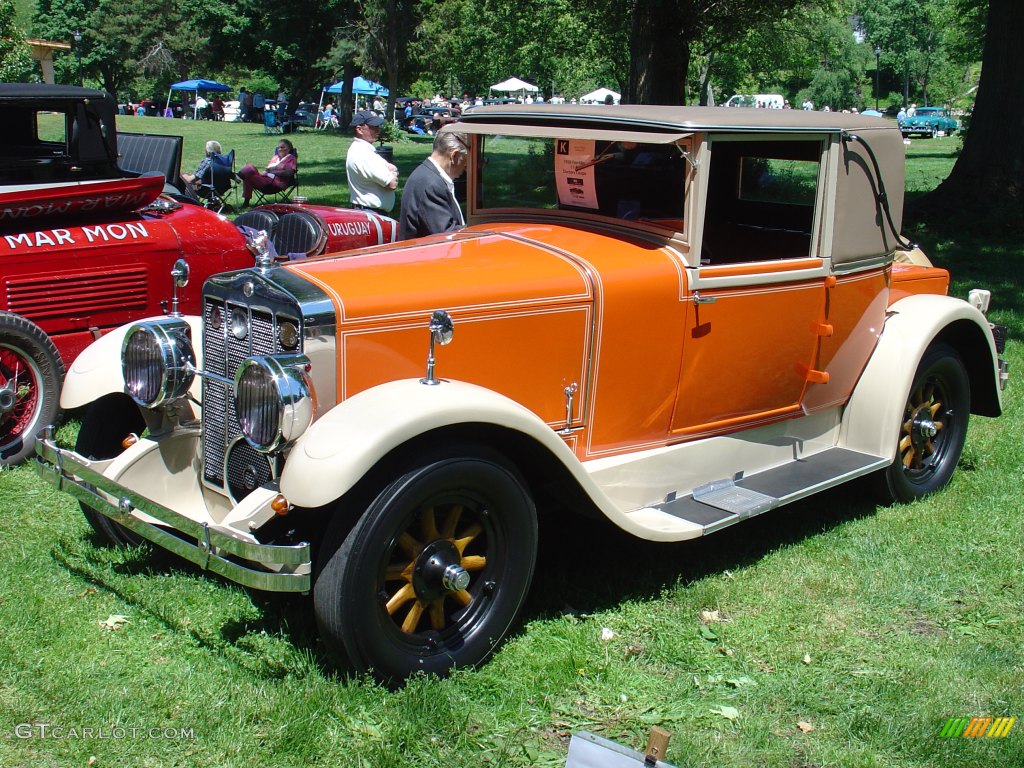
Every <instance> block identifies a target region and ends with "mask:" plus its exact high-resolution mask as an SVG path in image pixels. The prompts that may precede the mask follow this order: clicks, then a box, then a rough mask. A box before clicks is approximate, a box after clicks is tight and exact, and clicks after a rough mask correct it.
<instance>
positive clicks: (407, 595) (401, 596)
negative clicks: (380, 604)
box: [387, 584, 416, 616]
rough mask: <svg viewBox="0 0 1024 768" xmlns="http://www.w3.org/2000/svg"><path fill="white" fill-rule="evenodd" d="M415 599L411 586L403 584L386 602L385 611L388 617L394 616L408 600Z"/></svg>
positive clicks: (414, 592)
mask: <svg viewBox="0 0 1024 768" xmlns="http://www.w3.org/2000/svg"><path fill="white" fill-rule="evenodd" d="M415 599H416V590H415V589H413V588H412V584H403V585H402V588H401V589H400V590H398V591H397V592H395V594H394V595H392V596H391V599H390V600H388V604H387V609H388V615H389V616H394V615H395V611H397V610H398V609H399V608H401V607H402V606H403V605H405V604H406V603H408V602H409V601H410V600H415Z"/></svg>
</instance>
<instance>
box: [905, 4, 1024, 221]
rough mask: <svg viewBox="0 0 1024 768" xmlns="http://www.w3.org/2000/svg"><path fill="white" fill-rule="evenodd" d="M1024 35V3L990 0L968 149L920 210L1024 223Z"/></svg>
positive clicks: (929, 214) (938, 216) (943, 215)
mask: <svg viewBox="0 0 1024 768" xmlns="http://www.w3.org/2000/svg"><path fill="white" fill-rule="evenodd" d="M1022 36H1024V3H1021V2H1020V0H989V2H988V18H987V23H986V27H985V37H984V40H985V42H984V53H983V58H982V67H981V81H980V83H979V85H978V95H977V99H976V100H975V104H974V114H973V115H972V117H971V122H970V129H969V130H968V131H967V133H966V135H965V138H964V146H963V151H962V152H961V153H960V157H959V158H957V161H956V164H955V165H954V166H953V170H952V172H951V173H950V175H949V177H948V178H947V179H946V180H945V181H943V182H942V184H940V185H939V186H938V188H937V189H936V190H935V191H934V192H932V193H931V194H929V195H927V196H926V197H925V198H924V199H923V200H922V202H921V205H920V207H919V208H917V210H916V213H918V214H921V215H924V216H926V217H931V218H933V219H935V220H937V221H940V220H948V219H949V217H950V216H951V214H955V213H960V214H963V218H961V217H957V220H961V221H962V220H964V218H966V219H967V220H973V221H975V222H980V223H982V225H983V226H991V225H992V224H993V223H994V224H995V225H997V226H1000V227H1015V228H1016V229H1017V230H1018V231H1019V230H1020V229H1021V228H1024V142H1021V140H1020V137H1021V134H1022V132H1024V103H1022V102H1021V100H1020V99H1019V98H1013V97H1012V96H1014V95H1016V94H1019V93H1020V84H1021V83H1022V82H1024V56H1021V55H1020V53H1019V51H1018V50H1017V46H1018V45H1020V40H1021V38H1022Z"/></svg>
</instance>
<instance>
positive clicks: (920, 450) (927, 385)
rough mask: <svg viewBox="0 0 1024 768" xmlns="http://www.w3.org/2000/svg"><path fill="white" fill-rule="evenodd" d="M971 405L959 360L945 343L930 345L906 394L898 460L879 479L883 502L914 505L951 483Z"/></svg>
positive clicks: (961, 447)
mask: <svg viewBox="0 0 1024 768" xmlns="http://www.w3.org/2000/svg"><path fill="white" fill-rule="evenodd" d="M970 404H971V387H970V382H969V381H968V379H967V372H966V371H965V370H964V364H963V361H962V360H961V359H960V356H959V355H958V354H957V353H956V350H954V349H953V348H952V347H950V346H948V345H946V344H942V343H936V344H933V345H932V346H931V347H929V348H928V350H927V351H926V352H925V354H924V357H922V358H921V364H920V365H918V367H917V373H916V374H914V383H913V384H912V385H911V387H910V393H909V394H908V395H907V403H906V405H905V406H904V413H903V419H902V422H901V425H900V433H899V439H898V446H897V451H896V458H895V460H894V461H893V463H892V464H890V465H889V467H888V468H887V469H885V470H883V471H882V472H881V473H880V474H879V477H878V479H879V483H878V489H879V491H880V493H881V498H882V501H884V502H885V503H892V502H909V501H914V500H915V499H919V498H921V497H922V496H927V495H928V494H929V493H934V492H935V491H938V490H939V489H941V488H943V487H944V486H945V485H946V483H948V482H949V479H950V478H951V477H952V476H953V472H954V470H955V469H956V465H957V462H959V461H960V453H961V452H962V451H963V447H964V440H965V438H966V436H967V421H968V417H969V415H970Z"/></svg>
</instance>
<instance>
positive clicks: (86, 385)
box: [60, 315, 203, 410]
mask: <svg viewBox="0 0 1024 768" xmlns="http://www.w3.org/2000/svg"><path fill="white" fill-rule="evenodd" d="M164 317H165V315H159V316H157V317H147V318H145V319H146V320H161V319H163V318H164ZM182 319H183V320H187V321H188V324H189V325H190V326H191V327H192V346H193V348H194V349H195V353H196V364H197V365H199V366H201V365H202V359H201V357H202V354H203V349H202V344H201V343H200V339H201V338H202V329H203V319H202V318H201V317H199V316H198V315H186V316H184V317H183V318H182ZM139 322H143V321H142V320H136V321H135V323H139ZM135 323H128V324H127V325H122V326H121V327H119V328H115V329H114V330H112V331H111V332H110V333H108V334H106V335H104V336H101V337H100V338H99V339H97V340H96V341H94V342H93V343H92V344H90V345H89V346H88V347H86V348H85V349H84V350H83V351H82V354H80V355H79V356H78V357H76V358H75V362H74V363H72V365H71V370H69V371H68V373H67V376H66V377H65V379H64V388H63V389H62V390H61V394H60V407H61V408H63V409H64V410H71V409H72V408H80V407H81V406H83V405H88V404H89V403H91V402H93V401H94V400H98V399H99V398H101V397H103V396H104V395H109V394H110V393H111V392H124V376H123V375H122V373H121V344H122V342H124V337H125V336H126V335H127V333H128V329H129V328H131V327H132V326H133V325H135ZM197 381H198V379H197ZM195 386H196V387H198V384H197V385H195ZM196 392H198V390H196Z"/></svg>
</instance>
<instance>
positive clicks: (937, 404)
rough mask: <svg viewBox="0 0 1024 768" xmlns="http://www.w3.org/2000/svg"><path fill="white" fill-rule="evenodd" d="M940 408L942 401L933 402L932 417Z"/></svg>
mask: <svg viewBox="0 0 1024 768" xmlns="http://www.w3.org/2000/svg"><path fill="white" fill-rule="evenodd" d="M940 408H942V403H935V404H934V405H932V408H931V411H932V418H933V419H934V418H935V414H936V413H938V412H939V409H940Z"/></svg>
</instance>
